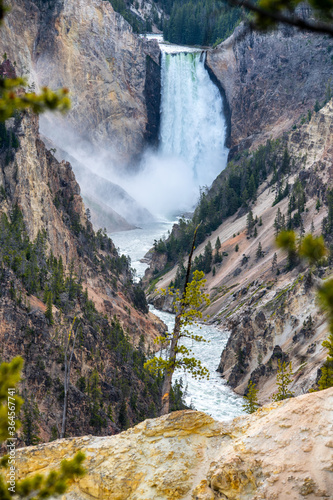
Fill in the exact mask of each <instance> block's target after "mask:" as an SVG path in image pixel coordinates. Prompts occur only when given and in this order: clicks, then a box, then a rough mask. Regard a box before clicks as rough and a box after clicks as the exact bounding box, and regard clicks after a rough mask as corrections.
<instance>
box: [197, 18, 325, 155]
mask: <svg viewBox="0 0 333 500" xmlns="http://www.w3.org/2000/svg"><path fill="white" fill-rule="evenodd" d="M332 49H333V44H332V41H331V40H330V39H329V37H326V36H318V35H313V34H308V33H303V32H299V31H297V30H294V29H291V28H286V27H285V28H281V29H280V30H279V31H273V32H272V33H268V34H260V33H258V32H246V31H245V29H244V27H243V26H240V27H239V28H237V29H236V30H235V32H234V34H233V35H232V36H231V37H230V38H228V39H227V40H226V41H225V42H223V43H222V44H221V45H219V46H218V47H217V48H216V49H210V50H209V51H208V52H207V66H208V67H209V68H210V70H211V71H212V72H213V73H214V74H215V76H216V77H217V79H218V81H219V82H220V84H221V85H222V87H223V89H224V90H225V93H226V98H227V101H228V104H229V107H230V112H231V117H230V119H231V137H230V145H231V148H232V150H231V151H232V153H235V152H236V151H237V150H242V149H244V148H249V147H253V148H255V147H257V146H258V144H264V143H265V142H266V140H267V139H269V138H270V137H273V138H274V137H278V136H280V135H281V134H282V132H284V131H287V130H288V129H289V128H290V127H291V126H292V125H293V123H294V122H296V121H297V120H298V119H299V117H300V116H301V115H306V114H307V113H308V110H309V109H310V110H312V109H313V107H314V105H315V102H316V101H317V100H318V101H319V102H320V103H321V102H322V101H323V100H324V99H325V98H327V97H331V95H332V88H331V75H332V69H333V59H332V57H331V51H332Z"/></svg>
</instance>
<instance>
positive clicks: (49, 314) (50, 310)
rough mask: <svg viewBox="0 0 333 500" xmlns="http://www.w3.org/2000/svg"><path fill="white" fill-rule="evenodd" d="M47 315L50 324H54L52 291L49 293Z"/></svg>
mask: <svg viewBox="0 0 333 500" xmlns="http://www.w3.org/2000/svg"><path fill="white" fill-rule="evenodd" d="M45 317H46V319H47V320H48V322H49V324H50V325H53V311H52V292H49V293H48V296H47V306H46V312H45Z"/></svg>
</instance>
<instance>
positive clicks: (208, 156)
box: [112, 44, 243, 420]
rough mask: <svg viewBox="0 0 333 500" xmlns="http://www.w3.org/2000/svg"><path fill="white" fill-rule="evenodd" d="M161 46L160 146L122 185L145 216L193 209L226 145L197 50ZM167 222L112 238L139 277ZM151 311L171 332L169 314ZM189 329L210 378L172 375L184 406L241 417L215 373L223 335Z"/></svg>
mask: <svg viewBox="0 0 333 500" xmlns="http://www.w3.org/2000/svg"><path fill="white" fill-rule="evenodd" d="M161 49H162V96H161V128H160V145H159V149H158V152H157V153H147V154H146V157H145V159H144V163H143V168H142V170H141V172H140V173H139V175H138V176H136V177H134V182H133V184H132V185H130V186H129V185H128V184H127V185H126V189H129V188H130V193H131V194H132V196H134V197H136V198H137V199H138V200H139V201H140V202H141V203H142V204H143V205H145V206H146V207H147V208H149V209H150V210H151V211H152V213H154V214H158V215H170V214H172V213H173V214H179V213H180V211H181V210H184V209H185V210H186V209H187V210H188V209H191V208H192V206H193V204H194V203H195V201H196V198H197V196H198V193H199V187H200V186H204V185H208V186H209V185H210V184H211V183H212V182H213V180H214V179H215V177H216V176H217V175H218V174H219V173H220V172H221V170H223V169H224V167H225V165H226V162H227V154H228V150H227V149H226V148H225V135H226V124H225V119H224V116H223V102H222V98H221V95H220V92H219V90H218V88H217V87H216V86H215V85H214V84H213V82H212V81H211V80H210V78H209V75H208V72H207V71H206V69H205V65H204V54H202V53H201V52H198V51H197V50H192V49H189V48H186V47H177V46H174V45H172V46H171V45H164V44H161ZM124 187H125V186H124ZM140 195H141V198H140V197H139V196H140ZM171 225H172V223H170V219H169V221H168V222H166V221H164V222H163V223H162V222H158V223H155V224H151V225H149V226H148V225H146V226H145V227H143V229H137V230H135V231H130V232H127V233H125V232H124V233H118V234H114V235H112V238H113V240H114V242H115V243H116V245H117V246H119V247H120V249H121V251H122V252H124V253H125V254H128V255H130V256H131V258H132V264H133V265H134V267H135V268H136V269H137V271H138V273H137V275H138V277H141V276H142V275H143V272H144V268H145V264H143V263H142V262H140V258H141V257H143V255H144V253H145V252H146V250H148V249H149V247H150V246H151V244H152V243H153V240H154V239H155V238H156V239H159V238H160V237H161V236H162V234H163V233H164V234H165V232H166V230H167V229H168V228H170V229H171ZM152 311H153V312H154V313H155V314H156V315H157V316H159V317H160V318H161V319H162V320H163V321H164V322H165V323H166V324H167V325H168V328H169V331H172V329H173V325H174V315H172V314H169V313H166V312H163V311H157V310H155V309H152ZM193 332H194V333H195V334H197V335H203V336H204V337H205V338H206V340H208V341H209V342H210V343H209V344H204V345H203V344H201V343H197V344H196V345H194V346H192V345H189V344H188V345H187V347H191V348H193V352H194V355H195V356H196V357H197V359H200V361H202V363H203V364H204V366H206V368H208V370H209V372H210V380H206V379H205V380H202V381H198V380H195V379H194V378H192V377H191V376H189V375H186V374H184V373H182V372H180V371H178V372H177V373H176V374H175V378H177V379H178V380H179V379H180V378H182V379H183V381H184V383H185V385H187V398H186V401H187V403H188V404H190V403H191V402H192V403H193V405H194V407H195V408H197V409H199V410H201V411H206V412H208V413H210V414H211V415H212V416H213V417H214V418H216V419H219V420H227V419H229V418H231V417H235V416H238V415H240V414H242V412H243V410H242V403H243V400H242V398H240V397H239V396H237V395H235V394H234V393H233V392H232V391H231V389H230V388H229V387H228V386H227V385H226V383H225V381H224V380H222V379H221V377H220V376H219V374H217V372H215V370H216V368H217V366H218V363H219V357H220V353H221V351H222V349H223V348H224V347H225V345H226V343H227V339H228V332H226V331H220V330H217V329H216V328H214V327H213V326H207V325H205V326H204V327H203V328H202V330H201V329H200V327H194V328H193Z"/></svg>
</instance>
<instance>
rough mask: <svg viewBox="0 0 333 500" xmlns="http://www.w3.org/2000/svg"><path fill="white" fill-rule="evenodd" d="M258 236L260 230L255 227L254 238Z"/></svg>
mask: <svg viewBox="0 0 333 500" xmlns="http://www.w3.org/2000/svg"><path fill="white" fill-rule="evenodd" d="M257 236H258V230H257V228H256V227H255V228H254V233H253V237H254V238H256V237H257Z"/></svg>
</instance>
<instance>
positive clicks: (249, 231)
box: [246, 210, 254, 236]
mask: <svg viewBox="0 0 333 500" xmlns="http://www.w3.org/2000/svg"><path fill="white" fill-rule="evenodd" d="M253 226H254V219H253V212H252V210H250V211H249V213H248V215H247V219H246V228H247V234H248V235H250V236H251V234H252V229H253Z"/></svg>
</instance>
